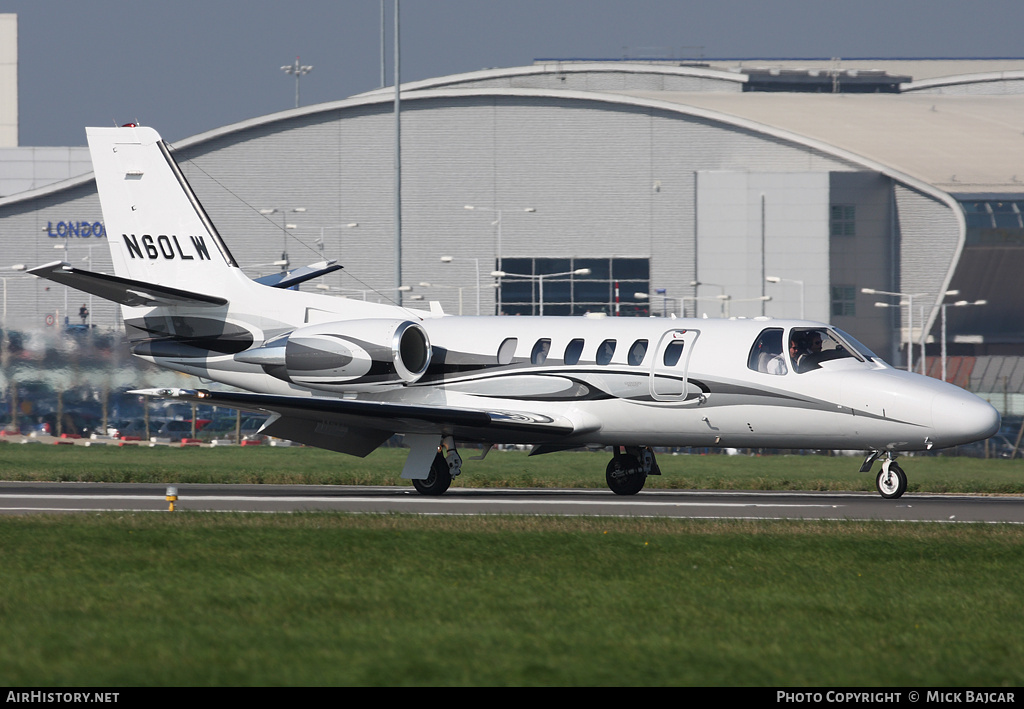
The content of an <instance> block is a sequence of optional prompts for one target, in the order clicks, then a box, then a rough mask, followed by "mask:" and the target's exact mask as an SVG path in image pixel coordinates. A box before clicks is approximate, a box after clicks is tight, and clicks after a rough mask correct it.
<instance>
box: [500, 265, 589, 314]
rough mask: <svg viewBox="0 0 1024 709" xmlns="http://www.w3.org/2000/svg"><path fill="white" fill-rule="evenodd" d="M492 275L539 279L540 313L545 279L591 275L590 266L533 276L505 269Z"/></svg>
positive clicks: (530, 279) (542, 312) (542, 310)
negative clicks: (508, 271) (509, 271)
mask: <svg viewBox="0 0 1024 709" xmlns="http://www.w3.org/2000/svg"><path fill="white" fill-rule="evenodd" d="M491 275H492V276H494V277H495V278H499V279H501V278H523V279H526V280H529V281H537V282H538V283H539V284H540V289H539V290H540V292H539V296H540V315H543V314H544V279H545V278H553V277H555V276H589V275H590V269H589V268H577V269H576V270H575V271H562V272H560V273H542V274H540V275H537V276H531V275H528V274H525V273H505V272H504V271H491Z"/></svg>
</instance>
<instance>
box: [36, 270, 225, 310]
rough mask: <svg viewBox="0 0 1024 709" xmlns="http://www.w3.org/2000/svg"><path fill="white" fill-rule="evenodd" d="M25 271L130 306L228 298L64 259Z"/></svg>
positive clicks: (213, 302)
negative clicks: (98, 270) (88, 267)
mask: <svg viewBox="0 0 1024 709" xmlns="http://www.w3.org/2000/svg"><path fill="white" fill-rule="evenodd" d="M27 273H30V274H32V275H33V276H37V277H39V278H45V279H46V280H49V281H54V282H55V283H60V284H61V285H65V286H71V287H72V288H76V289H78V290H80V291H84V292H85V293H90V294H92V295H95V296H99V297H100V298H104V299H106V300H112V301H114V302H115V303H120V304H121V305H128V306H133V307H150V306H158V305H193V306H202V307H210V308H215V307H220V306H223V305H227V303H228V301H227V300H226V299H224V298H218V297H215V296H212V295H204V294H202V293H193V292H192V291H186V290H179V289H178V288H169V287H167V286H158V285H156V284H155V283H144V282H142V281H133V280H131V279H130V278H121V277H119V276H110V275H107V274H105V273H95V272H93V271H85V270H83V269H80V268H75V267H74V266H72V265H71V264H69V263H67V262H65V261H54V262H53V263H48V264H44V265H42V266H36V267H35V268H30V269H28V271H27Z"/></svg>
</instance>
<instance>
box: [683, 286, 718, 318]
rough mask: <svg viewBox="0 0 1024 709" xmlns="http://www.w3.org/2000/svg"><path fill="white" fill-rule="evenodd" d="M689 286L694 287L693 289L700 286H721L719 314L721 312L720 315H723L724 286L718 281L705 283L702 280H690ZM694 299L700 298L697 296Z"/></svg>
mask: <svg viewBox="0 0 1024 709" xmlns="http://www.w3.org/2000/svg"><path fill="white" fill-rule="evenodd" d="M690 286H691V287H693V288H695V289H696V288H699V287H700V286H711V287H712V288H721V289H722V293H721V295H722V303H721V305H722V309H721V311H720V314H721V316H722V317H725V312H726V309H725V301H724V297H725V286H723V285H719V284H718V283H705V282H703V281H690ZM694 300H700V299H699V298H695V299H694Z"/></svg>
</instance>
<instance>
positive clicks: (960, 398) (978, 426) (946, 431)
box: [932, 386, 999, 447]
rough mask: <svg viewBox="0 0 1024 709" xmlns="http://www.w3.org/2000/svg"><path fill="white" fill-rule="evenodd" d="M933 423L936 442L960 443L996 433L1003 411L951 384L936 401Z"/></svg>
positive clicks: (941, 443) (941, 444) (934, 402)
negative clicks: (1000, 411) (1000, 414)
mask: <svg viewBox="0 0 1024 709" xmlns="http://www.w3.org/2000/svg"><path fill="white" fill-rule="evenodd" d="M932 425H933V427H934V429H935V444H936V445H938V446H940V447H946V446H958V445H962V444H964V443H973V442H974V441H980V440H983V439H985V438H989V437H990V436H994V435H995V434H996V432H997V431H998V430H999V412H998V411H996V410H995V408H994V407H993V406H992V405H991V404H989V403H988V402H987V401H985V400H984V399H979V398H978V397H976V396H975V395H974V394H971V393H970V392H968V391H964V390H963V389H960V388H959V387H954V386H949V387H948V388H944V389H943V391H942V392H940V393H938V394H937V395H936V396H935V398H934V399H933V400H932Z"/></svg>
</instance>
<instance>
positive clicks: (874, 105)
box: [625, 92, 1024, 194]
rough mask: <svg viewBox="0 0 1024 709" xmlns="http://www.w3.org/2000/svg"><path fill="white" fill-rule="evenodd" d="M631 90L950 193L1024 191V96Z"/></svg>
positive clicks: (639, 94) (640, 95) (631, 93)
mask: <svg viewBox="0 0 1024 709" xmlns="http://www.w3.org/2000/svg"><path fill="white" fill-rule="evenodd" d="M625 93H628V95H631V96H638V97H643V98H648V99H658V100H660V101H668V102H672V103H678V104H680V105H685V106H693V107H697V108H701V109H705V110H711V111H716V112H718V113H722V114H727V115H731V116H735V117H737V118H741V119H745V120H748V121H753V122H755V123H758V124H761V125H764V126H770V127H773V128H777V129H780V130H784V131H787V132H789V133H794V134H797V135H802V136H806V137H808V138H811V139H814V140H817V141H820V142H823V143H826V144H828V145H831V146H835V147H836V148H838V149H841V150H844V151H848V152H851V153H854V154H856V155H859V156H862V157H863V158H866V159H868V160H871V161H873V162H877V163H881V164H883V165H888V166H890V167H891V168H893V169H895V170H898V171H899V172H902V173H905V174H907V175H911V176H913V177H916V178H917V179H919V180H921V181H923V182H927V183H928V184H931V185H934V186H936V187H938V188H940V189H942V190H943V191H946V192H950V193H957V194H959V193H978V192H987V193H1004V192H1006V193H1017V192H1024V96H1017V95H1010V96H934V95H909V96H908V95H902V94H783V93H743V94H712V93H688V94H673V93H669V92H653V93H652V92H625Z"/></svg>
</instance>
